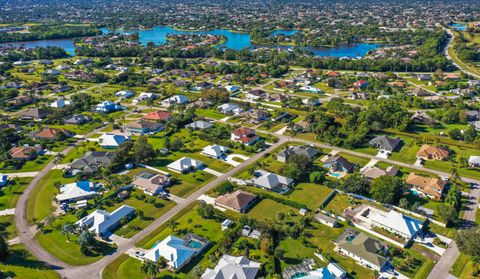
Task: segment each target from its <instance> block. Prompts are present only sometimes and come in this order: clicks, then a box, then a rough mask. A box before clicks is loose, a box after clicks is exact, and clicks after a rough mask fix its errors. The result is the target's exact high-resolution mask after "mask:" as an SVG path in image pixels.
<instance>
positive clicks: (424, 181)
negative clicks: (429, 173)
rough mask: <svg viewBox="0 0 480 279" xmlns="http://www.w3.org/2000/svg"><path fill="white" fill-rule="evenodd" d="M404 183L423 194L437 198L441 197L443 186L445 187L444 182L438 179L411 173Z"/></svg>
mask: <svg viewBox="0 0 480 279" xmlns="http://www.w3.org/2000/svg"><path fill="white" fill-rule="evenodd" d="M406 182H407V183H408V184H410V185H413V186H415V187H416V188H418V189H419V190H420V191H422V192H423V193H425V194H427V195H431V196H434V197H437V198H440V197H441V196H442V194H441V192H443V189H444V188H445V185H447V182H446V181H444V180H441V179H439V178H433V177H425V176H421V175H417V174H415V173H413V172H412V173H410V174H409V175H408V177H407V180H406Z"/></svg>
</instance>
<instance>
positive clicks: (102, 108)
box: [95, 101, 124, 113]
mask: <svg viewBox="0 0 480 279" xmlns="http://www.w3.org/2000/svg"><path fill="white" fill-rule="evenodd" d="M123 109H124V107H122V106H121V105H119V104H116V103H114V102H112V101H103V102H101V103H100V104H97V105H96V106H95V111H96V112H103V113H110V112H114V111H119V110H123Z"/></svg>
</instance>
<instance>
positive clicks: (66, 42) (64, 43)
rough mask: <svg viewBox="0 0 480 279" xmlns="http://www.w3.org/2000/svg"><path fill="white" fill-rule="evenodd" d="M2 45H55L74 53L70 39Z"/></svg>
mask: <svg viewBox="0 0 480 279" xmlns="http://www.w3.org/2000/svg"><path fill="white" fill-rule="evenodd" d="M2 45H7V46H8V45H11V46H14V47H25V48H35V47H47V46H57V47H61V48H63V49H64V50H65V51H66V52H67V53H68V54H70V55H72V56H73V55H75V45H74V44H73V40H72V39H55V40H40V41H27V42H13V43H1V44H0V46H2Z"/></svg>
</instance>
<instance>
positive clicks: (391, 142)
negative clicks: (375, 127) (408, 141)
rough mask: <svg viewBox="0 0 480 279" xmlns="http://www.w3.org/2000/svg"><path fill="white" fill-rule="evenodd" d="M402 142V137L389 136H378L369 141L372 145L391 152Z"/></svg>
mask: <svg viewBox="0 0 480 279" xmlns="http://www.w3.org/2000/svg"><path fill="white" fill-rule="evenodd" d="M401 143H402V140H401V139H400V138H389V137H387V136H377V137H375V138H373V139H372V140H370V141H369V144H370V146H372V147H375V148H378V149H380V150H385V151H389V152H393V151H395V150H397V148H398V147H399V146H400V144H401Z"/></svg>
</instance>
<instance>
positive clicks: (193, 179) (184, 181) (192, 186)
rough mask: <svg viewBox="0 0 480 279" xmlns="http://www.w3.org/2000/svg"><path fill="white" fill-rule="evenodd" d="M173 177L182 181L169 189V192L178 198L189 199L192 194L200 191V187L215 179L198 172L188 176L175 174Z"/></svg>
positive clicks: (207, 174) (205, 173)
mask: <svg viewBox="0 0 480 279" xmlns="http://www.w3.org/2000/svg"><path fill="white" fill-rule="evenodd" d="M172 175H173V176H175V177H177V178H179V179H180V183H177V184H175V185H173V186H170V187H169V188H168V191H169V192H170V193H172V194H174V195H176V196H180V197H187V196H189V195H190V194H191V193H193V192H195V191H196V190H198V189H199V188H200V187H202V186H203V185H205V184H206V183H208V182H209V181H211V180H213V179H214V176H213V175H211V174H209V173H207V172H204V171H196V172H192V173H187V174H181V175H180V174H177V173H173V174H172Z"/></svg>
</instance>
